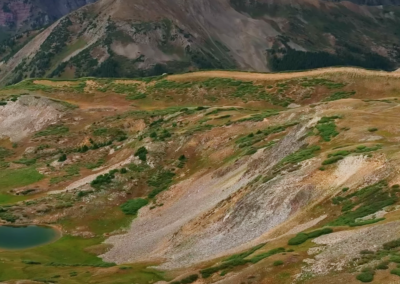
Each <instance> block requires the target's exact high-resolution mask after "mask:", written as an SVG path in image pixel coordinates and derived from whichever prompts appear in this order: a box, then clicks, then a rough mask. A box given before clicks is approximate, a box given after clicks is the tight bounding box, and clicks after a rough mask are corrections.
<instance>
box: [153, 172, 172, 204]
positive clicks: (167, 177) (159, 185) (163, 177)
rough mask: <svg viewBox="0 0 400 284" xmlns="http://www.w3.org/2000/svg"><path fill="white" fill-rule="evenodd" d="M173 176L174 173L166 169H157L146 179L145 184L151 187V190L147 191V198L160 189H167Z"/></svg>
mask: <svg viewBox="0 0 400 284" xmlns="http://www.w3.org/2000/svg"><path fill="white" fill-rule="evenodd" d="M174 176H175V174H174V173H173V172H171V171H168V170H159V171H158V172H157V173H156V174H154V175H153V176H152V177H151V178H150V179H149V180H148V181H147V184H148V185H149V186H150V187H153V190H152V191H151V192H150V193H149V198H154V197H156V196H157V195H158V194H159V193H161V192H162V191H164V190H167V189H168V188H169V186H170V185H171V183H172V179H173V177H174Z"/></svg>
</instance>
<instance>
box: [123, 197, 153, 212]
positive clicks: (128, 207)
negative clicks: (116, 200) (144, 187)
mask: <svg viewBox="0 0 400 284" xmlns="http://www.w3.org/2000/svg"><path fill="white" fill-rule="evenodd" d="M147 204H149V201H147V200H146V199H143V198H136V199H133V200H128V201H127V202H125V203H124V204H122V205H121V210H122V211H123V212H124V213H125V214H126V215H136V214H137V213H138V211H139V210H140V208H142V207H144V206H146V205H147Z"/></svg>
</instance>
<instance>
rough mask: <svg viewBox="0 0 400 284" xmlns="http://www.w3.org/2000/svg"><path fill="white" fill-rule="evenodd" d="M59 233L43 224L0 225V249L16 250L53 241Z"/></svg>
mask: <svg viewBox="0 0 400 284" xmlns="http://www.w3.org/2000/svg"><path fill="white" fill-rule="evenodd" d="M58 237H60V233H59V232H58V231H57V230H56V229H54V228H51V227H44V226H33V225H32V226H23V227H22V226H21V227H17V226H15V227H14V226H0V249H7V250H17V249H27V248H32V247H36V246H40V245H44V244H47V243H50V242H52V241H55V240H56V239H57V238H58Z"/></svg>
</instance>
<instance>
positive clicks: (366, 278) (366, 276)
mask: <svg viewBox="0 0 400 284" xmlns="http://www.w3.org/2000/svg"><path fill="white" fill-rule="evenodd" d="M356 278H357V280H359V281H361V282H365V283H366V282H372V280H374V274H373V273H372V272H370V271H369V272H362V273H361V274H358V275H357V277H356Z"/></svg>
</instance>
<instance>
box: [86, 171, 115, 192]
mask: <svg viewBox="0 0 400 284" xmlns="http://www.w3.org/2000/svg"><path fill="white" fill-rule="evenodd" d="M117 172H118V170H112V171H110V172H108V173H106V174H104V175H99V176H98V177H96V179H95V180H93V181H92V182H91V183H90V185H91V186H92V187H94V188H95V189H98V190H99V189H101V188H104V187H105V186H107V185H109V184H110V183H111V182H112V180H113V179H114V178H115V174H116V173H117Z"/></svg>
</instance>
